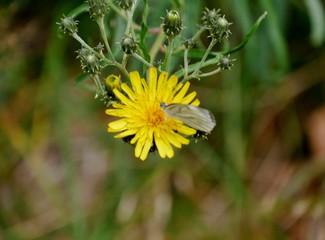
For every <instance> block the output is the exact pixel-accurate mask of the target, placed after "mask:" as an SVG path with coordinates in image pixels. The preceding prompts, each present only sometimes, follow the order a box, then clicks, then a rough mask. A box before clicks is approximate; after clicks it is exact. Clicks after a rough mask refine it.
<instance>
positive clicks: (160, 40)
mask: <svg viewBox="0 0 325 240" xmlns="http://www.w3.org/2000/svg"><path fill="white" fill-rule="evenodd" d="M164 41H165V34H164V33H163V32H160V33H159V35H158V36H157V38H156V40H155V42H154V43H153V44H152V47H151V49H150V51H149V55H150V59H151V60H150V62H151V63H153V62H154V61H155V58H156V56H157V54H158V52H159V49H160V46H161V45H162V44H163V43H164Z"/></svg>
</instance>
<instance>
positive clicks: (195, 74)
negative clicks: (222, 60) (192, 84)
mask: <svg viewBox="0 0 325 240" xmlns="http://www.w3.org/2000/svg"><path fill="white" fill-rule="evenodd" d="M216 43H217V40H215V39H212V41H211V42H210V45H209V47H208V48H207V50H206V51H205V53H204V55H203V57H202V59H201V61H200V62H199V63H198V64H197V65H196V68H195V70H194V71H193V72H192V74H191V75H189V76H187V77H186V76H185V77H184V79H183V80H182V81H181V82H182V83H184V82H186V81H188V80H190V79H192V78H199V77H201V76H202V75H201V74H200V73H199V72H200V69H201V67H202V65H203V64H204V62H205V60H206V58H207V57H208V55H209V53H210V52H211V50H212V48H213V46H214V45H215V44H216Z"/></svg>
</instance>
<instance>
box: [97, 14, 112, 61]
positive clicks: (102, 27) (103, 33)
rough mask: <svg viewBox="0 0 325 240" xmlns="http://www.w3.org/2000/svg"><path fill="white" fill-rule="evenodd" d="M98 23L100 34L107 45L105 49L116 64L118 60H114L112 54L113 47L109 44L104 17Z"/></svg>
mask: <svg viewBox="0 0 325 240" xmlns="http://www.w3.org/2000/svg"><path fill="white" fill-rule="evenodd" d="M96 22H97V24H98V26H99V30H100V34H101V35H102V39H103V40H104V44H105V47H106V49H107V52H108V54H109V56H110V57H111V58H112V60H113V62H114V63H115V62H116V60H115V58H114V55H113V52H112V50H111V47H110V46H109V43H108V40H107V34H106V31H105V26H104V17H101V18H97V19H96Z"/></svg>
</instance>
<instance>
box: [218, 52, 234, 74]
mask: <svg viewBox="0 0 325 240" xmlns="http://www.w3.org/2000/svg"><path fill="white" fill-rule="evenodd" d="M234 61H235V59H230V55H228V56H224V57H222V58H221V59H220V60H219V62H218V65H219V66H220V68H221V69H223V70H227V69H231V67H232V66H233V65H234V64H233V62H234Z"/></svg>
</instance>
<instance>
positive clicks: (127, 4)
mask: <svg viewBox="0 0 325 240" xmlns="http://www.w3.org/2000/svg"><path fill="white" fill-rule="evenodd" d="M118 5H119V6H120V8H122V9H123V10H125V11H127V10H130V9H131V7H132V5H133V0H120V1H119V3H118Z"/></svg>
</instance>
